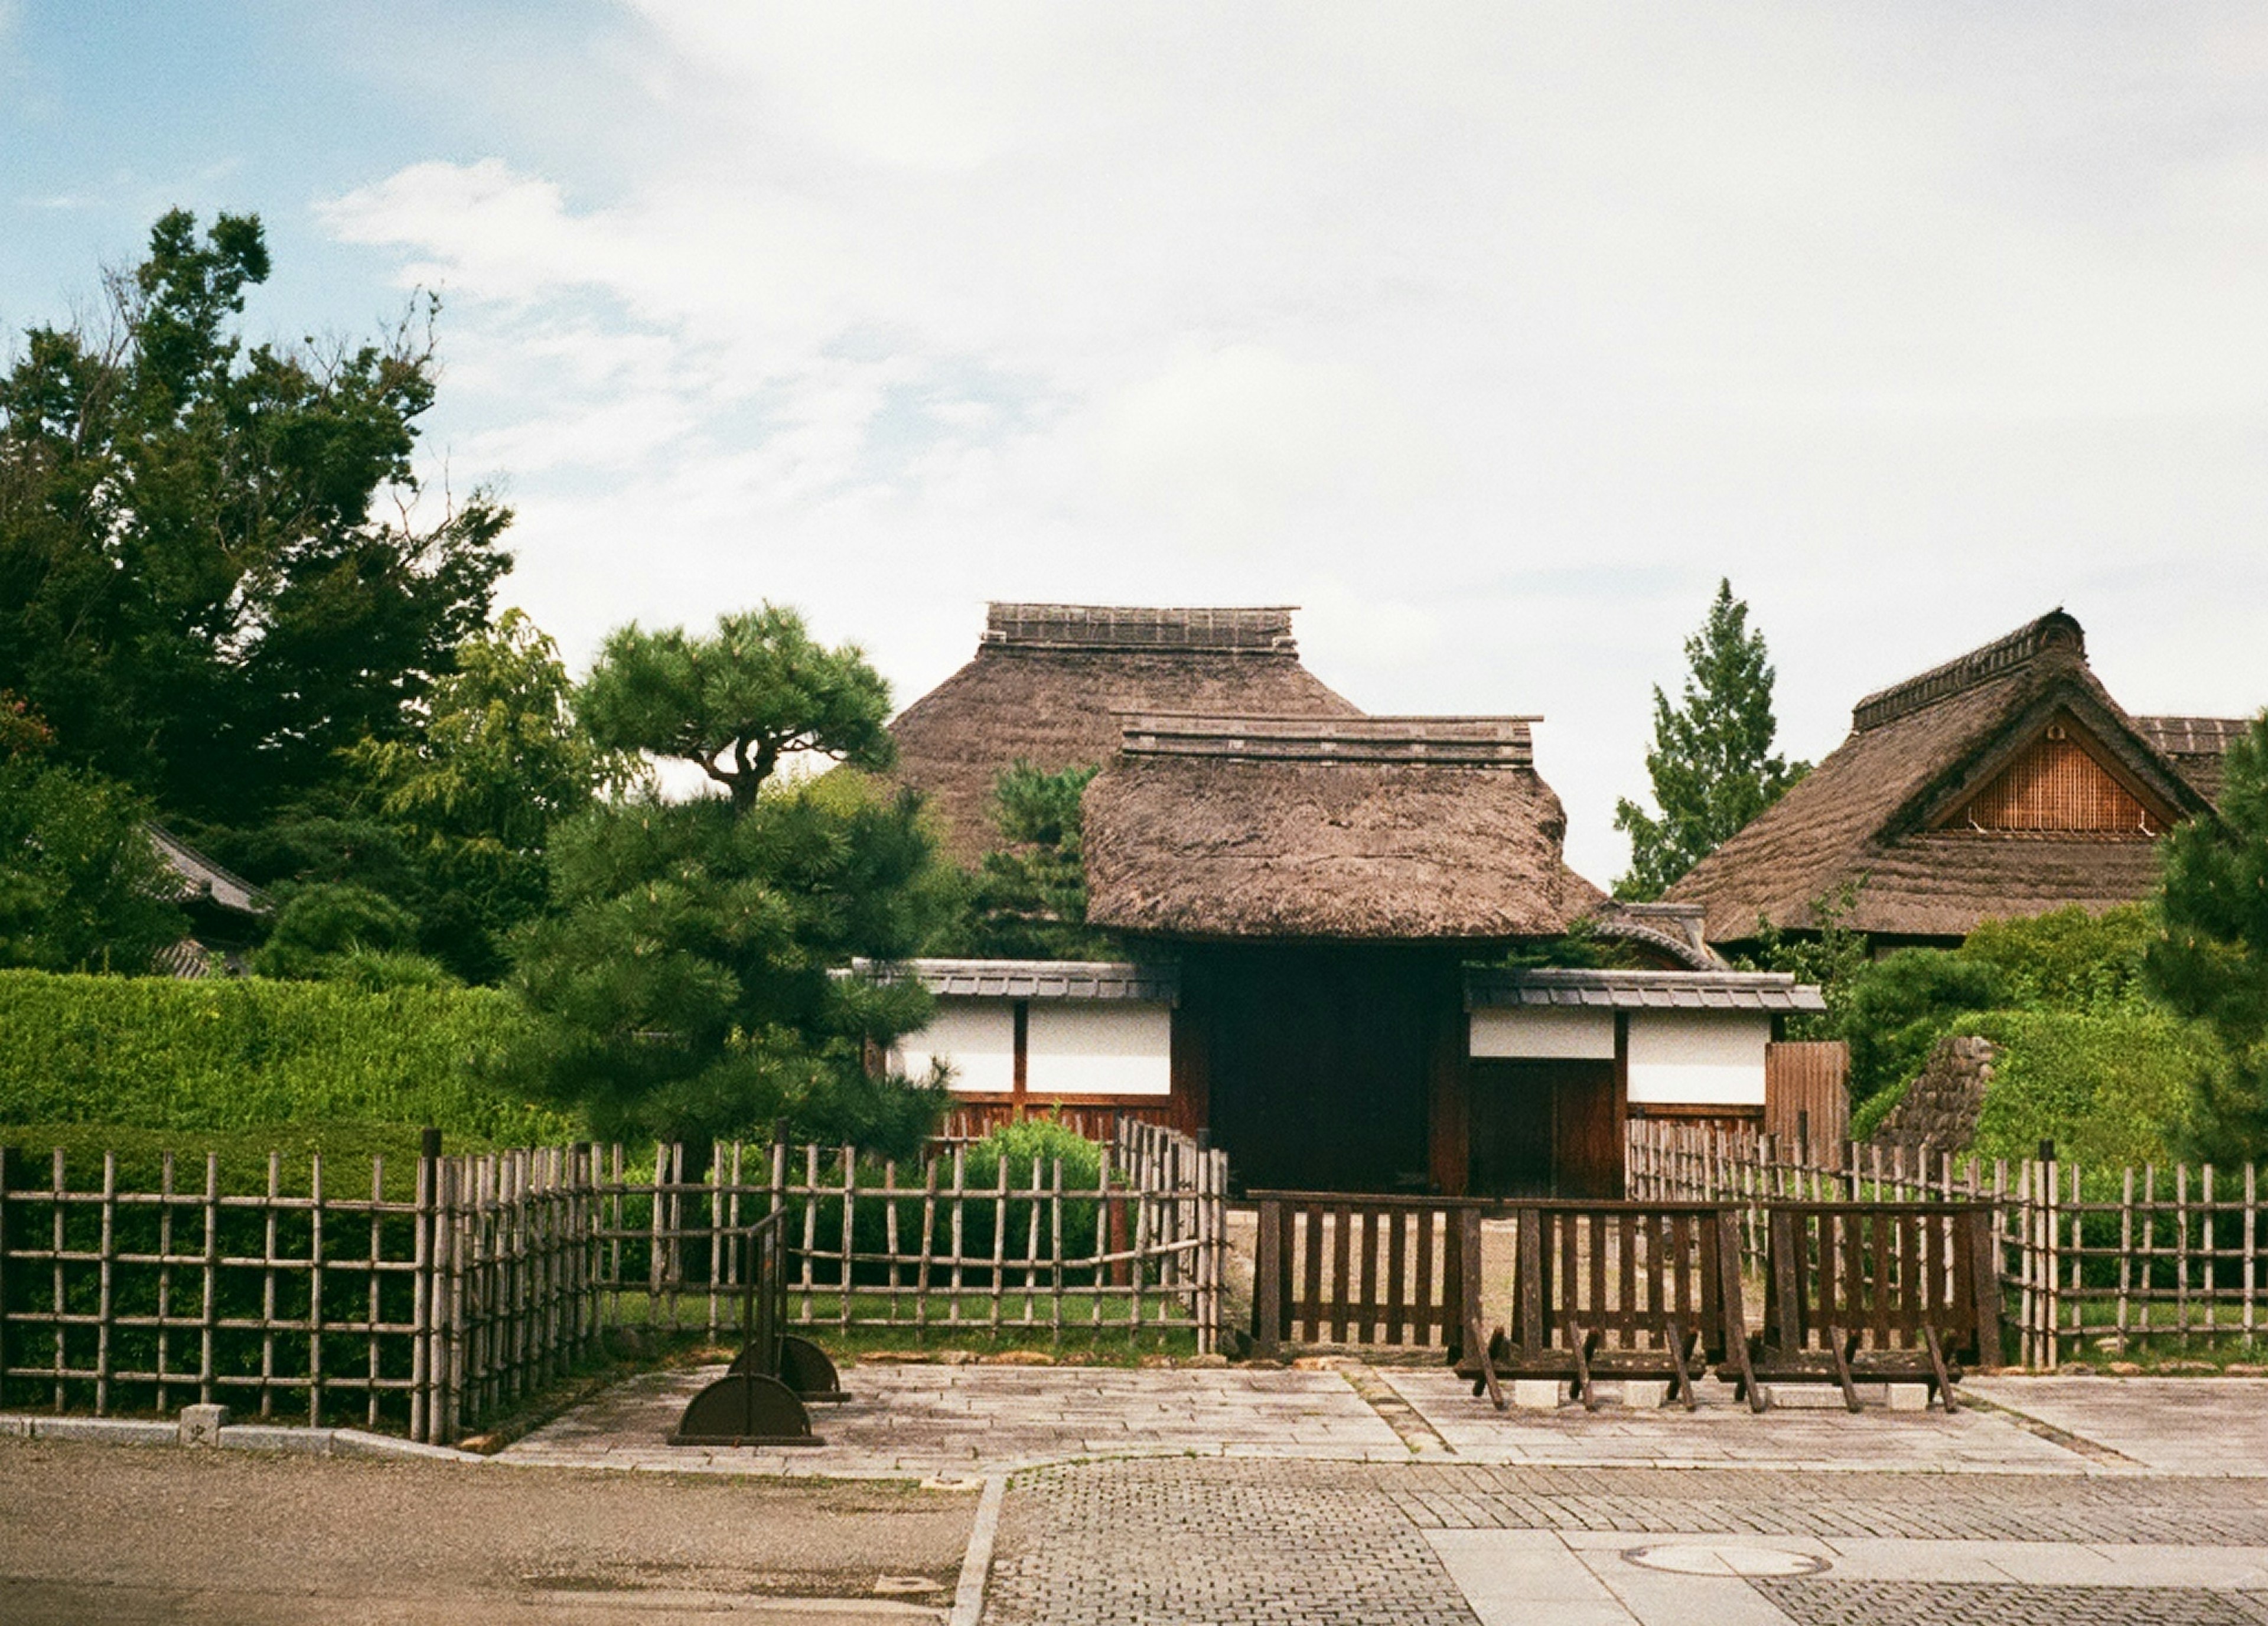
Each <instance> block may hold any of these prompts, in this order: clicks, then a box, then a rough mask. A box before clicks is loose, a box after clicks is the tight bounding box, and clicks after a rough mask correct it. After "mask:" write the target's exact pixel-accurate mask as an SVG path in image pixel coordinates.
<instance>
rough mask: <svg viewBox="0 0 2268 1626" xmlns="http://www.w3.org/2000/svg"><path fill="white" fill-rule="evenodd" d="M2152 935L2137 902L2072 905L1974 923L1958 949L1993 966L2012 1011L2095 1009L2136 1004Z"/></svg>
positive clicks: (2152, 927)
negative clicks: (2095, 910) (2090, 908)
mask: <svg viewBox="0 0 2268 1626" xmlns="http://www.w3.org/2000/svg"><path fill="white" fill-rule="evenodd" d="M2157 936H2158V926H2157V923H2155V922H2154V920H2153V919H2152V918H2151V916H2150V911H2149V909H2147V908H2146V907H2145V906H2143V905H2142V904H2139V903H2129V904H2124V905H2122V906H2121V907H2119V908H2117V909H2105V910H2103V911H2102V913H2101V914H2100V915H2090V914H2088V912H2087V911H2086V910H2085V909H2081V908H2080V906H2079V905H2078V904H2076V903H2074V904H2073V905H2072V906H2071V907H2070V908H2068V909H2057V910H2055V911H2054V912H2052V913H2051V914H2046V915H2036V916H2031V917H2030V918H2029V919H2023V920H1987V921H1983V922H1980V923H1978V925H1977V930H1975V931H1972V932H1970V934H1969V936H1968V938H1967V939H1966V940H1965V941H1963V942H1962V945H1961V948H1960V950H1959V953H1960V956H1961V958H1962V959H1963V960H1973V961H1977V962H1978V963H1981V964H1985V965H1989V966H1991V967H1992V968H1993V969H1994V970H1995V971H1996V972H1997V973H1998V974H1999V978H2000V982H2001V987H2002V990H2003V993H2002V997H2003V999H2004V1000H2005V1002H2006V1003H2007V1004H2009V1005H2011V1006H2014V1007H2015V1008H2017V1009H2020V1010H2030V1011H2094V1012H2110V1011H2116V1010H2119V1009H2122V1008H2125V1007H2128V1006H2133V1005H2138V1004H2140V1003H2141V1002H2142V999H2143V997H2144V996H2143V993H2142V958H2143V955H2144V953H2146V952H2147V950H2148V948H2149V946H2150V944H2151V942H2152V941H2153V940H2154V938H2156V937H2157Z"/></svg>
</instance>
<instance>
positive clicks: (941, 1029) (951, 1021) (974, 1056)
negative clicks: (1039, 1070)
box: [896, 998, 1016, 1095]
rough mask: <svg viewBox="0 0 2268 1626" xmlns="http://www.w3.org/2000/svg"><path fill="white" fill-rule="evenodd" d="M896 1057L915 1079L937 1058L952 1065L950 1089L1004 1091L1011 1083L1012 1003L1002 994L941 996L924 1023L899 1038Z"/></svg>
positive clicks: (987, 1092) (919, 1079) (1013, 1072)
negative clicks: (993, 996) (934, 1012)
mask: <svg viewBox="0 0 2268 1626" xmlns="http://www.w3.org/2000/svg"><path fill="white" fill-rule="evenodd" d="M896 1057H897V1063H898V1065H899V1067H900V1068H901V1069H902V1071H904V1073H905V1076H906V1077H907V1078H911V1079H912V1080H914V1081H915V1082H916V1083H917V1084H918V1083H920V1082H922V1081H923V1080H924V1079H926V1078H928V1077H929V1065H930V1061H931V1058H932V1057H939V1058H941V1059H943V1060H944V1061H945V1062H946V1063H948V1064H949V1065H950V1066H951V1067H952V1069H953V1085H952V1087H953V1088H954V1090H955V1091H967V1092H968V1093H971V1094H983V1095H1005V1094H1007V1093H1009V1092H1010V1091H1012V1090H1013V1089H1014V1088H1015V1087H1016V1012H1015V1006H1014V1005H1013V1003H1011V1002H1010V1001H1008V1000H1005V999H952V998H945V999H940V1000H939V1001H938V1002H937V1014H936V1015H934V1016H932V1018H931V1019H930V1024H929V1026H927V1027H924V1028H923V1029H922V1030H921V1031H920V1032H918V1033H912V1034H907V1035H906V1036H905V1037H904V1038H902V1039H901V1040H899V1041H898V1046H897V1051H896Z"/></svg>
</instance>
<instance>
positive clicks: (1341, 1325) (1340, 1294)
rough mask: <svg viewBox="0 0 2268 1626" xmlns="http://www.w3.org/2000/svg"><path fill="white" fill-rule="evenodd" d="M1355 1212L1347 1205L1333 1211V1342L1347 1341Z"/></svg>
mask: <svg viewBox="0 0 2268 1626" xmlns="http://www.w3.org/2000/svg"><path fill="white" fill-rule="evenodd" d="M1353 1230H1354V1212H1353V1210H1351V1208H1349V1207H1348V1206H1347V1205H1346V1204H1345V1203H1340V1204H1339V1205H1338V1206H1337V1208H1335V1209H1334V1210H1332V1211H1331V1342H1332V1343H1345V1342H1346V1341H1347V1276H1348V1269H1347V1267H1348V1252H1349V1249H1350V1247H1351V1243H1352V1232H1353Z"/></svg>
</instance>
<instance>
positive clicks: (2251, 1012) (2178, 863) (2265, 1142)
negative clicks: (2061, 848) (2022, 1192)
mask: <svg viewBox="0 0 2268 1626" xmlns="http://www.w3.org/2000/svg"><path fill="white" fill-rule="evenodd" d="M2160 851H2161V856H2162V879H2161V886H2160V894H2159V909H2160V913H2161V916H2162V917H2163V919H2164V922H2165V936H2164V937H2163V938H2161V939H2160V940H2159V941H2158V942H2156V943H2154V944H2152V945H2151V946H2150V949H2149V953H2148V955H2147V960H2146V962H2145V969H2146V975H2147V980H2148V982H2149V985H2150V988H2151V990H2153V991H2154V993H2155V994H2156V995H2157V996H2158V997H2159V998H2161V999H2162V1000H2163V1001H2164V1002H2165V1003H2166V1004H2168V1005H2169V1006H2170V1007H2171V1008H2172V1009H2173V1010H2175V1011H2177V1012H2180V1013H2181V1014H2183V1016H2186V1017H2189V1018H2191V1019H2192V1020H2195V1021H2197V1022H2199V1023H2201V1024H2203V1025H2204V1026H2205V1027H2206V1028H2207V1029H2208V1030H2210V1031H2211V1033H2212V1034H2213V1036H2214V1038H2215V1039H2216V1040H2218V1041H2219V1043H2220V1055H2219V1056H2216V1057H2214V1058H2213V1060H2212V1061H2211V1062H2210V1063H2209V1064H2207V1065H2205V1066H2204V1067H2201V1068H2200V1069H2199V1071H2198V1080H2197V1085H2198V1089H2197V1097H2198V1099H2197V1106H2196V1111H2195V1114H2194V1115H2193V1118H2192V1121H2191V1131H2190V1133H2191V1144H2192V1146H2193V1148H2194V1149H2195V1150H2196V1151H2197V1152H2198V1154H2199V1155H2202V1156H2206V1157H2211V1158H2213V1159H2216V1160H2218V1161H2223V1162H2242V1161H2246V1160H2250V1159H2256V1158H2259V1157H2262V1156H2264V1155H2268V711H2264V712H2263V713H2262V714H2261V715H2260V717H2259V718H2258V719H2257V720H2256V721H2255V722H2254V723H2253V725H2252V727H2251V729H2250V732H2247V733H2246V734H2245V735H2243V736H2242V738H2241V739H2235V740H2233V741H2231V742H2230V745H2229V748H2228V759H2227V761H2226V764H2225V766H2224V768H2223V779H2222V782H2221V795H2220V819H2219V820H2218V821H2215V820H2193V821H2191V822H2190V823H2188V824H2183V825H2180V826H2177V827H2176V828H2174V829H2173V830H2172V831H2171V832H2169V834H2168V835H2167V836H2166V839H2165V840H2164V842H2161V844H2160Z"/></svg>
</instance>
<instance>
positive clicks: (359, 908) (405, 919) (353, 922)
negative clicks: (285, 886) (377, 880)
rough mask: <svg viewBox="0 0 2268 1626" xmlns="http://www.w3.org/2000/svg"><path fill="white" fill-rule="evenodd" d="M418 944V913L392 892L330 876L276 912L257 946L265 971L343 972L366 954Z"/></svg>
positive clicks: (258, 963) (400, 951) (257, 961)
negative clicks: (265, 938) (387, 894)
mask: <svg viewBox="0 0 2268 1626" xmlns="http://www.w3.org/2000/svg"><path fill="white" fill-rule="evenodd" d="M416 946H417V919H416V916H414V915H412V914H410V912H409V910H408V909H403V908H402V907H401V905H400V904H399V903H396V902H394V900H392V899H391V898H388V897H385V896H383V895H381V894H378V893H375V892H372V890H371V889H370V888H369V887H357V886H355V885H354V884H353V883H351V882H348V881H328V882H322V883H319V884H317V885H315V886H313V887H306V888H304V889H303V890H301V891H299V892H298V893H296V894H293V896H292V898H291V901H290V902H288V903H286V904H284V907H283V908H282V909H280V910H278V911H277V912H276V924H275V925H274V927H273V928H271V929H270V931H269V934H268V941H267V942H265V943H263V944H261V945H260V947H259V948H258V949H257V950H255V951H254V953H253V956H252V968H253V970H254V972H256V973H258V974H259V975H261V976H273V977H301V978H320V977H329V976H335V975H339V974H340V973H341V972H342V970H343V969H344V968H346V965H347V962H349V961H350V960H354V959H356V958H357V957H360V956H367V955H406V954H410V953H414V952H415V951H416Z"/></svg>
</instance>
